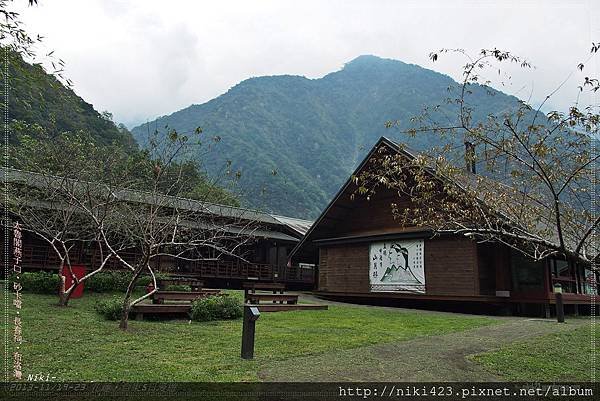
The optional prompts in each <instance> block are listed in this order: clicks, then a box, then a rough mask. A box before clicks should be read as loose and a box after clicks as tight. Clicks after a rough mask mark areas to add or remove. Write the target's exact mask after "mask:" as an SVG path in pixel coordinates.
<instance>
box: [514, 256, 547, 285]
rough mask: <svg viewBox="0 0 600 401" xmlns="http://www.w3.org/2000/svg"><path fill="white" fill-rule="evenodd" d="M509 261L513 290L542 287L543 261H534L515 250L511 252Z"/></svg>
mask: <svg viewBox="0 0 600 401" xmlns="http://www.w3.org/2000/svg"><path fill="white" fill-rule="evenodd" d="M510 262H511V263H510V264H511V272H512V281H513V290H514V291H515V292H527V291H542V290H543V289H544V262H539V261H538V262H535V261H533V260H532V259H530V258H528V257H526V256H525V255H523V254H521V253H519V252H516V251H512V252H511V258H510Z"/></svg>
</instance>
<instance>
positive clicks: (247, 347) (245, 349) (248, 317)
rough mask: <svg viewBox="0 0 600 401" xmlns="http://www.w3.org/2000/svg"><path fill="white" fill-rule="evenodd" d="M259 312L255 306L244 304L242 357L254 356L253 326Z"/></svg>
mask: <svg viewBox="0 0 600 401" xmlns="http://www.w3.org/2000/svg"><path fill="white" fill-rule="evenodd" d="M259 317H260V312H259V311H258V308H257V307H256V306H250V305H245V306H244V323H243V325H242V359H253V358H254V328H255V327H254V326H255V323H256V321H257V320H258V318H259Z"/></svg>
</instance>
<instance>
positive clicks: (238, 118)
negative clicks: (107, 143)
mask: <svg viewBox="0 0 600 401" xmlns="http://www.w3.org/2000/svg"><path fill="white" fill-rule="evenodd" d="M448 87H457V84H456V82H454V81H453V80H452V79H451V78H450V77H448V76H445V75H443V74H439V73H437V72H434V71H431V70H427V69H424V68H422V67H419V66H417V65H411V64H406V63H403V62H401V61H396V60H389V59H382V58H378V57H375V56H360V57H358V58H356V59H355V60H353V61H351V62H349V63H347V64H346V65H345V66H344V67H343V69H341V70H340V71H337V72H333V73H330V74H328V75H325V76H324V77H322V78H319V79H308V78H305V77H301V76H291V75H283V76H265V77H258V78H250V79H247V80H245V81H243V82H241V83H239V84H238V85H236V86H234V87H233V88H231V89H230V90H229V91H228V92H227V93H225V94H223V95H221V96H219V97H217V98H215V99H213V100H211V101H209V102H207V103H204V104H200V105H192V106H189V107H187V108H185V109H183V110H180V111H177V112H175V113H173V114H171V115H168V116H163V117H160V118H158V119H156V120H155V121H152V122H149V123H146V124H143V125H140V126H138V127H135V128H134V129H133V130H132V133H133V135H134V137H135V138H136V139H137V140H138V142H139V143H140V144H142V145H143V144H144V141H145V138H146V136H147V133H148V132H152V131H154V130H157V129H158V130H159V131H160V130H165V127H168V128H169V129H175V130H177V131H178V132H191V131H193V130H194V129H195V128H196V127H198V126H200V127H202V128H203V131H204V133H205V135H209V136H219V137H220V138H221V141H220V143H219V144H218V146H217V149H218V150H217V151H215V152H209V154H208V155H203V156H202V157H203V162H204V164H205V165H206V166H207V169H208V171H209V172H210V173H211V174H217V173H218V171H219V169H220V168H221V166H223V164H224V163H225V162H226V161H227V160H231V161H232V163H233V165H234V166H235V167H236V168H240V169H241V170H242V178H241V185H242V186H243V188H244V190H243V197H244V200H245V203H246V204H248V205H250V206H254V207H260V208H263V209H268V210H270V211H273V212H276V213H280V214H284V215H287V216H297V217H304V218H315V217H316V216H318V214H319V213H320V211H321V210H322V208H323V207H325V205H326V204H327V202H328V201H329V200H330V199H331V197H332V196H333V195H334V194H335V192H336V191H337V189H338V188H339V187H340V186H341V185H342V183H343V182H344V180H346V179H347V178H348V176H349V174H350V173H351V171H352V170H353V168H354V167H356V165H357V164H358V163H359V162H360V161H361V160H362V158H363V157H364V156H365V154H366V152H367V151H368V150H369V149H370V148H371V146H372V145H373V144H374V143H375V142H376V141H377V139H378V138H379V137H380V136H382V135H386V136H388V137H390V138H392V139H398V140H403V141H406V136H405V135H403V134H401V133H399V130H392V129H386V128H385V126H384V125H385V122H386V121H389V120H399V127H400V128H404V129H407V128H409V127H410V119H411V117H414V116H417V115H419V114H420V113H421V111H422V109H423V107H424V106H428V105H429V106H433V105H436V104H444V103H445V99H446V98H447V97H449V96H453V97H455V96H456V95H449V94H448ZM487 90H488V89H485V88H483V87H474V93H473V95H471V96H470V98H471V99H472V101H474V102H478V103H477V104H478V107H477V109H476V110H477V114H474V118H475V119H478V118H485V116H486V115H487V114H489V113H492V112H493V113H498V112H500V111H503V110H506V109H510V108H516V107H517V105H518V103H517V102H518V99H516V98H515V97H512V96H508V95H505V94H503V93H501V92H497V91H493V90H492V92H493V94H494V95H495V96H489V95H488V93H487V92H486V91H487ZM453 107H454V106H451V105H445V106H443V108H445V109H446V111H447V114H448V115H456V114H457V113H456V109H453ZM431 140H432V139H431V138H430V137H428V136H426V135H423V136H421V135H419V136H417V137H415V138H414V139H412V140H411V141H410V143H409V146H410V147H412V148H415V149H420V148H424V147H428V146H429V145H431V142H430V141H431ZM461 145H462V144H461Z"/></svg>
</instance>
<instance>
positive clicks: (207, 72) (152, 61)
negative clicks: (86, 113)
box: [22, 0, 600, 127]
mask: <svg viewBox="0 0 600 401" xmlns="http://www.w3.org/2000/svg"><path fill="white" fill-rule="evenodd" d="M23 3H26V2H23ZM39 3H40V5H39V6H37V7H27V8H24V9H23V10H22V17H23V20H24V21H25V22H26V24H27V26H28V27H29V28H30V29H31V30H32V31H34V32H36V33H38V32H39V33H41V34H43V35H44V36H45V37H46V42H45V46H46V47H47V48H49V49H52V50H55V53H56V54H58V55H59V56H60V57H61V58H63V59H64V60H65V61H66V63H67V65H66V74H67V76H68V77H69V78H70V79H71V80H72V81H73V83H74V89H75V91H76V92H77V93H78V94H79V95H81V96H82V97H83V98H84V99H85V100H87V101H88V102H90V103H92V104H94V106H95V108H96V109H98V110H109V111H111V112H112V113H113V114H114V116H115V120H116V121H118V122H124V123H125V124H126V125H128V126H130V127H131V126H133V125H136V124H138V123H142V122H144V121H147V120H151V119H154V118H156V117H157V116H160V115H164V114H169V113H172V112H173V111H176V110H179V109H181V108H184V107H186V106H188V105H190V104H192V103H203V102H206V101H208V100H210V99H212V98H214V97H216V96H218V95H219V94H221V93H224V92H226V91H227V90H228V89H229V88H230V87H231V86H233V85H235V84H236V83H238V82H240V81H241V80H244V79H246V78H249V77H252V76H260V75H276V74H298V75H304V76H307V77H309V78H317V77H320V76H323V75H324V74H326V73H328V72H332V71H335V70H338V69H340V68H341V67H342V66H343V64H344V63H345V62H348V61H349V60H351V59H353V58H355V57H356V56H358V55H361V54H375V55H378V56H381V57H387V58H393V59H398V60H402V61H405V62H409V63H415V64H419V65H421V66H423V67H426V68H431V69H434V70H437V71H440V72H442V73H446V74H449V75H451V76H453V77H454V78H460V66H461V65H462V64H464V61H465V60H463V59H459V58H456V57H449V58H445V59H442V60H441V61H439V62H437V63H431V61H430V60H429V59H428V54H429V52H430V51H432V50H436V49H439V48H443V47H449V48H456V47H460V48H464V49H467V50H470V51H472V52H477V50H478V49H480V48H487V47H494V46H495V47H498V48H503V49H508V50H511V51H512V52H514V53H516V54H519V55H523V56H525V57H527V58H528V59H529V60H531V62H532V63H533V64H534V65H535V66H536V69H535V70H533V71H523V70H520V69H509V73H510V74H512V78H513V79H512V83H511V84H510V85H507V86H504V87H501V86H499V89H501V90H504V91H506V92H508V93H511V94H515V95H517V96H519V97H520V98H523V99H531V101H532V102H533V103H536V102H537V103H539V102H540V101H541V100H542V99H544V97H545V96H546V94H548V93H550V92H551V91H552V90H554V89H555V88H556V87H557V86H558V85H559V84H560V83H561V82H562V81H563V80H565V79H566V78H567V77H569V80H568V82H567V83H566V84H565V85H564V86H563V87H562V88H561V90H560V91H559V92H557V94H556V95H555V96H554V97H553V98H552V99H551V101H550V102H549V104H548V107H547V108H561V109H565V108H566V107H568V106H569V105H571V104H572V103H573V101H574V100H575V99H576V96H577V91H576V86H577V84H578V83H579V81H580V80H581V79H582V78H583V76H584V75H585V74H584V73H580V72H577V70H576V66H577V64H578V63H579V62H581V61H584V60H586V59H587V58H588V56H589V49H590V44H591V42H592V41H594V40H595V41H598V39H599V38H600V31H599V29H600V28H599V27H598V26H596V27H593V26H592V20H593V18H592V17H591V16H593V15H598V10H599V7H598V6H597V5H594V3H593V2H589V1H570V2H558V1H547V0H540V1H512V2H511V1H505V2H491V1H480V2H475V1H452V2H450V1H418V2H416V1H415V2H410V1H409V2H406V1H402V2H400V1H385V0H379V1H377V0H375V1H367V0H355V1H352V0H346V1H342V0H337V1H334V0H332V1H326V2H325V1H316V0H309V1H302V2H297V1H292V0H276V1H275V0H270V1H259V0H255V1H248V0H240V1H220V2H192V1H175V0H172V1H169V2H164V1H157V0H148V1H143V2H142V1H139V2H131V1H125V0H124V1H119V0H112V1H106V0H86V1H84V2H83V1H77V0H64V1H50V0H40V2H39ZM593 29H595V31H594V30H593ZM593 63H597V62H596V61H595V60H594V61H592V64H591V65H590V66H589V68H593V67H594V64H593ZM596 66H597V64H596ZM596 71H597V68H596ZM584 72H587V73H588V74H590V72H589V71H584ZM496 84H497V85H500V82H499V80H498V79H496ZM585 100H586V99H583V101H585Z"/></svg>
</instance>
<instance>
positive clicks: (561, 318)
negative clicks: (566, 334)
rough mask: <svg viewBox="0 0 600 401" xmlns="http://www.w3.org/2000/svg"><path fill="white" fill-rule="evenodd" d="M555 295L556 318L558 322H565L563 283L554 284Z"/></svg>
mask: <svg viewBox="0 0 600 401" xmlns="http://www.w3.org/2000/svg"><path fill="white" fill-rule="evenodd" d="M554 296H555V297H556V320H557V321H558V323H564V322H565V307H564V305H563V297H562V285H560V283H555V284H554Z"/></svg>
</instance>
